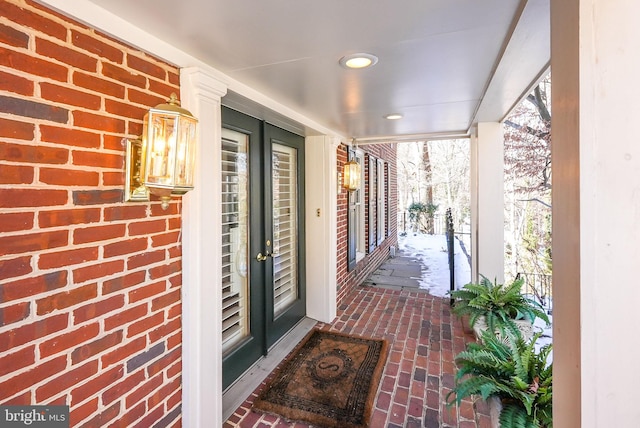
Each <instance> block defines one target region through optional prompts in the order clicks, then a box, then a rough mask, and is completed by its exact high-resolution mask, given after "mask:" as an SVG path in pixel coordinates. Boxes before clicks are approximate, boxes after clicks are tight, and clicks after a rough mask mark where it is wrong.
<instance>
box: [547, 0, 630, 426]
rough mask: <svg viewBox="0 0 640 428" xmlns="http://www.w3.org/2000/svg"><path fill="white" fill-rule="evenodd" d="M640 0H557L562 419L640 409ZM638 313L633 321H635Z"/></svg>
mask: <svg viewBox="0 0 640 428" xmlns="http://www.w3.org/2000/svg"><path fill="white" fill-rule="evenodd" d="M639 16H640V2H638V1H637V0H588V1H587V0H567V1H561V2H551V69H552V79H553V80H552V84H553V91H552V92H553V94H552V111H553V127H552V132H553V136H552V138H553V147H552V162H553V299H554V308H553V309H554V313H553V315H554V331H553V336H554V337H553V339H554V397H553V398H554V403H553V405H554V426H558V427H563V428H564V427H632V426H633V427H635V426H638V423H639V421H640V406H638V403H637V389H638V381H639V380H640V375H638V372H637V370H636V369H635V360H636V358H637V356H638V355H640V341H638V340H637V338H636V337H635V330H636V328H635V322H633V320H635V319H636V317H637V313H638V302H640V287H639V286H638V284H637V281H636V280H635V269H636V268H637V266H638V262H639V261H640V249H639V248H640V246H639V245H638V243H639V242H640V143H639V142H638V139H637V137H636V136H637V134H638V132H637V123H638V118H639V117H640V104H639V103H638V100H639V99H640V80H638V76H640V54H639V53H640V26H638V23H637V18H638V17H639ZM632 323H633V324H632Z"/></svg>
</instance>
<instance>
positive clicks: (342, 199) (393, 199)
mask: <svg viewBox="0 0 640 428" xmlns="http://www.w3.org/2000/svg"><path fill="white" fill-rule="evenodd" d="M359 148H360V149H361V150H362V151H364V152H365V165H364V169H365V171H364V175H365V182H364V183H362V186H363V189H364V191H365V240H366V244H365V247H366V248H369V204H368V200H369V178H368V177H369V162H368V158H369V155H371V156H373V157H375V158H377V159H382V160H384V161H385V175H386V177H387V179H386V187H385V193H386V195H387V213H386V215H387V218H388V221H387V222H386V223H387V224H388V225H389V228H388V229H386V238H385V240H384V241H382V243H381V244H380V245H379V246H377V247H375V249H374V250H373V251H372V252H367V254H366V255H365V256H364V258H362V259H361V260H359V261H358V263H357V264H356V267H355V268H354V269H353V270H351V271H349V270H348V264H347V245H348V208H349V207H348V192H347V191H342V192H341V193H340V194H338V208H337V209H338V242H337V257H338V263H337V274H336V275H337V282H336V283H337V285H338V293H337V296H338V297H337V298H338V306H339V305H340V303H341V302H342V300H343V299H344V297H345V296H346V295H347V294H348V293H349V292H350V291H351V290H352V289H353V288H354V287H357V286H359V285H360V284H362V282H363V281H364V280H365V279H366V278H367V276H369V274H371V272H373V271H375V270H376V269H377V268H378V267H379V266H380V265H381V264H382V262H384V261H385V260H386V259H387V258H388V257H389V247H390V246H396V247H397V246H398V224H397V214H396V213H397V209H398V183H397V169H396V145H395V144H376V145H367V146H361V147H359ZM347 155H348V147H347V146H346V145H344V144H342V145H340V147H338V150H337V162H338V171H342V169H343V166H344V164H345V163H346V162H347ZM374 217H375V216H374ZM371 227H375V226H371Z"/></svg>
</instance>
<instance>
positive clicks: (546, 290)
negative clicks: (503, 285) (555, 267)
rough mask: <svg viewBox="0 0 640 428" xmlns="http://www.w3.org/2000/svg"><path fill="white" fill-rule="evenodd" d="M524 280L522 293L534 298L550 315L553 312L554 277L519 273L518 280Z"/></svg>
mask: <svg viewBox="0 0 640 428" xmlns="http://www.w3.org/2000/svg"><path fill="white" fill-rule="evenodd" d="M519 278H522V279H523V280H524V285H523V287H522V293H523V294H527V295H530V296H533V297H534V298H535V299H536V300H537V301H538V302H539V303H540V304H541V305H542V307H544V309H545V310H546V311H547V313H548V314H551V313H552V311H553V294H552V276H551V275H547V274H541V273H530V272H518V274H517V275H516V279H519Z"/></svg>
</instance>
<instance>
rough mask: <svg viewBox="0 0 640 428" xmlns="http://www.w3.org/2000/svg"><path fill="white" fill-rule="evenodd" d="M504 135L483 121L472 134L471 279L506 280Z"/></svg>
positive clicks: (498, 128) (497, 127)
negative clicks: (480, 277) (482, 276)
mask: <svg viewBox="0 0 640 428" xmlns="http://www.w3.org/2000/svg"><path fill="white" fill-rule="evenodd" d="M503 153H504V137H503V132H502V124H500V123H498V122H482V123H479V124H478V125H477V128H476V130H475V132H473V133H472V137H471V206H472V209H471V252H472V255H473V256H472V260H471V279H472V281H477V280H478V279H479V276H480V275H484V276H486V277H487V278H489V279H490V280H491V281H493V280H494V279H497V281H498V282H500V283H502V282H503V281H504V177H503V176H504V156H503Z"/></svg>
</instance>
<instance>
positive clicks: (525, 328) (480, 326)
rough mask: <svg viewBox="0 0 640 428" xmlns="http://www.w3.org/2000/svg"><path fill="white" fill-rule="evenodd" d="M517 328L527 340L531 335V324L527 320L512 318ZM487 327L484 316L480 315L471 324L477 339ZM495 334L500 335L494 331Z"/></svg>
mask: <svg viewBox="0 0 640 428" xmlns="http://www.w3.org/2000/svg"><path fill="white" fill-rule="evenodd" d="M514 322H515V323H516V326H517V327H518V330H520V333H522V338H523V339H524V340H525V341H527V340H529V339H531V337H533V324H532V323H531V321H529V320H514ZM487 329H488V327H487V322H486V319H485V317H480V318H478V320H477V321H476V323H475V325H474V326H473V332H474V333H475V335H476V338H477V339H478V340H482V333H483V332H485V331H486V330H487ZM496 336H500V334H499V333H498V332H496Z"/></svg>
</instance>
